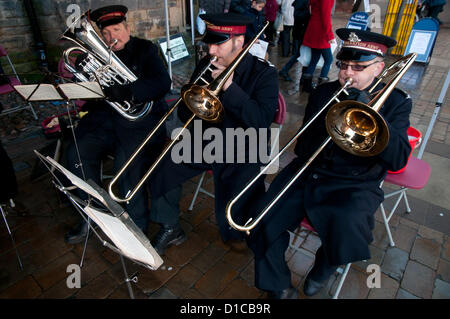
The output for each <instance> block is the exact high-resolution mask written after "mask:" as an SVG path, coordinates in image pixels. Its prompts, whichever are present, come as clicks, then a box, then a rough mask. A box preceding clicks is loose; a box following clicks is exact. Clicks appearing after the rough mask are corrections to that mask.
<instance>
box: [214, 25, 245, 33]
mask: <svg viewBox="0 0 450 319" xmlns="http://www.w3.org/2000/svg"><path fill="white" fill-rule="evenodd" d="M206 29H207V30H210V31H213V32H217V33H225V34H244V33H245V30H246V27H245V25H227V26H224V25H222V26H218V25H213V24H207V25H206Z"/></svg>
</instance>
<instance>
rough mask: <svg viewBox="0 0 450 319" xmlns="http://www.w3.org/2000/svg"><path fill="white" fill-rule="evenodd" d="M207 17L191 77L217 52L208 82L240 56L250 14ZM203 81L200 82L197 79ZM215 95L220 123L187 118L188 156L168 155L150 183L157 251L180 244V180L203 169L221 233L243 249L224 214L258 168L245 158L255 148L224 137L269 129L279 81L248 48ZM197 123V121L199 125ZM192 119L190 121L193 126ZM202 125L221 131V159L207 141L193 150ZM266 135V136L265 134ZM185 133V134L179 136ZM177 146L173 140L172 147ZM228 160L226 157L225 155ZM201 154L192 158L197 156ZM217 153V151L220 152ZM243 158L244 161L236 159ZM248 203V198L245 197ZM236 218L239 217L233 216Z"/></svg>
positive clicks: (183, 113) (182, 111)
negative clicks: (203, 53) (210, 153)
mask: <svg viewBox="0 0 450 319" xmlns="http://www.w3.org/2000/svg"><path fill="white" fill-rule="evenodd" d="M201 18H202V19H204V20H205V21H206V33H205V36H204V38H203V41H204V42H205V43H207V44H208V50H209V56H207V57H205V58H204V59H202V60H201V61H200V62H199V64H198V66H197V68H196V69H195V70H194V73H193V74H192V77H191V82H192V81H193V80H194V79H196V77H197V76H198V75H199V74H200V73H201V71H202V70H204V69H205V67H206V66H207V65H208V63H209V62H210V59H211V57H212V56H216V57H217V61H216V62H213V63H212V64H213V66H214V67H213V69H214V70H213V71H212V72H206V73H205V77H206V78H207V80H208V82H209V83H211V82H212V80H213V79H214V78H217V77H218V76H219V75H220V74H222V72H225V70H226V68H227V67H228V66H230V64H231V63H232V62H233V61H234V60H235V58H236V57H238V56H239V55H240V53H241V52H242V50H243V45H244V41H245V40H244V37H245V33H246V25H248V24H249V23H251V21H252V20H251V19H250V18H249V17H247V16H243V15H240V14H236V13H227V14H211V15H208V14H206V15H201ZM200 84H201V85H203V84H204V83H203V82H200ZM218 98H219V100H220V101H221V103H222V105H223V107H224V112H223V113H224V116H223V120H222V121H221V122H218V123H211V122H208V121H200V120H198V119H197V120H194V122H193V123H191V125H190V127H189V130H190V139H189V141H190V145H192V147H191V152H190V153H189V154H188V156H189V157H190V160H189V161H183V162H181V163H179V164H176V163H175V162H174V161H173V160H172V158H171V157H169V156H167V157H166V158H164V160H163V161H162V163H161V167H160V168H159V169H158V170H157V171H156V172H155V175H154V176H153V179H152V182H151V183H150V194H151V199H152V200H151V209H150V214H151V219H152V221H154V222H156V223H159V224H160V225H161V229H160V231H159V232H158V233H157V234H156V236H155V237H154V238H153V239H152V241H151V242H152V245H153V246H154V247H155V249H156V250H157V252H158V253H159V254H164V252H165V250H166V249H167V248H169V247H170V246H171V245H174V244H177V245H178V244H180V243H182V242H183V241H184V240H185V238H186V235H185V234H184V231H183V230H182V228H181V226H180V224H179V213H180V212H179V200H180V194H181V185H182V183H184V182H185V181H187V180H189V179H191V178H192V177H194V176H196V175H199V174H201V173H203V172H205V171H207V170H212V173H213V179H214V194H215V216H216V221H217V224H218V228H219V232H220V235H221V238H222V240H223V241H224V242H226V243H228V244H229V246H231V248H232V249H235V250H239V249H244V248H245V241H244V240H243V234H242V233H240V232H237V231H235V230H233V229H231V227H230V226H229V225H228V223H227V221H226V217H225V207H226V204H227V203H228V201H229V200H230V198H231V197H232V196H234V195H235V194H236V193H237V191H238V189H240V188H242V187H243V185H244V184H245V182H246V181H247V180H248V179H249V178H250V177H251V176H252V175H254V174H256V172H259V169H260V166H261V163H260V161H259V159H258V162H251V161H249V156H250V154H255V152H256V150H255V148H256V147H257V146H256V145H252V143H250V142H243V143H242V144H243V147H242V148H238V145H237V144H238V143H234V139H233V140H232V141H230V140H229V139H227V138H226V136H227V132H229V131H230V130H231V131H232V132H235V131H239V130H240V131H246V130H247V129H253V128H254V129H261V130H264V129H268V128H269V126H270V125H271V123H272V122H273V120H274V118H275V113H276V110H277V105H278V81H277V72H276V69H275V68H274V67H273V66H271V65H269V63H268V62H267V61H265V60H260V59H259V58H257V57H254V56H253V55H251V54H250V53H246V54H245V55H244V56H243V58H242V60H241V61H240V63H239V64H238V65H237V66H236V69H235V70H234V72H232V73H231V76H230V77H229V78H228V80H227V81H226V82H225V84H224V85H223V87H222V90H221V92H220V93H219V94H218ZM178 115H179V117H180V119H181V120H182V121H183V122H186V120H187V119H188V118H190V117H191V115H192V112H191V111H190V110H188V109H187V107H186V106H184V105H182V106H180V107H179V109H178ZM199 123H201V124H199ZM192 124H193V125H192ZM199 125H201V134H202V135H201V136H203V134H204V132H205V134H206V130H208V129H209V131H211V130H214V131H215V132H217V131H219V133H220V134H217V135H215V139H214V142H217V144H218V145H222V146H223V152H222V150H215V152H216V154H219V153H220V154H223V156H222V158H221V159H220V160H215V159H214V160H208V159H207V158H205V157H204V156H203V154H204V150H206V147H207V146H208V142H206V141H201V142H200V143H202V144H201V145H199V151H197V152H196V149H195V145H198V144H196V143H197V142H199V141H198V139H195V136H197V134H195V130H196V128H198V127H200V126H199ZM269 138H270V137H269ZM184 139H185V137H183V140H184ZM257 139H258V141H257V142H256V144H258V145H261V144H262V143H265V145H267V140H265V139H264V138H262V137H259V136H258V137H257ZM176 147H177V144H176V145H175V146H174V148H176ZM230 154H231V156H232V159H231V160H230V158H229V155H230ZM196 156H198V157H197V158H199V159H200V161H196V160H195V157H196ZM218 157H219V156H218ZM239 157H241V158H242V159H244V161H239V160H238V158H239ZM263 191H264V183H263V181H261V182H260V183H256V184H255V187H254V188H252V190H251V192H249V198H251V197H252V196H253V194H256V193H258V192H263ZM249 202H251V201H249ZM248 209H249V207H248V205H246V203H243V204H242V206H241V207H239V208H237V209H236V215H240V214H243V213H244V212H247V211H248ZM237 218H239V217H237Z"/></svg>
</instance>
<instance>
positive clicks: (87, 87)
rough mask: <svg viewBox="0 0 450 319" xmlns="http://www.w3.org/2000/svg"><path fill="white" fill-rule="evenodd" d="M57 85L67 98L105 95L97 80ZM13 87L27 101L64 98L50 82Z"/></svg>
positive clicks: (75, 98)
mask: <svg viewBox="0 0 450 319" xmlns="http://www.w3.org/2000/svg"><path fill="white" fill-rule="evenodd" d="M36 87H37V90H36V91H35V89H36ZM57 87H58V88H59V89H61V91H62V92H63V94H64V95H65V96H66V97H67V98H68V99H69V100H78V99H82V100H86V99H100V98H104V97H105V96H104V95H103V91H102V89H101V87H100V84H98V82H78V83H61V84H59V85H57ZM14 88H15V89H16V91H17V92H18V93H19V94H20V95H21V96H22V97H23V98H24V99H25V100H27V101H62V100H64V99H65V97H64V96H61V94H60V93H59V92H58V90H57V89H56V87H55V86H54V85H52V84H45V83H41V84H27V85H15V86H14Z"/></svg>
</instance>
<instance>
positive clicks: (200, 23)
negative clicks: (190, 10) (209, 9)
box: [196, 8, 206, 35]
mask: <svg viewBox="0 0 450 319" xmlns="http://www.w3.org/2000/svg"><path fill="white" fill-rule="evenodd" d="M205 13H206V11H205V10H203V9H202V8H200V9H199V10H198V14H197V19H196V23H197V31H198V33H200V34H201V35H203V34H204V33H205V30H206V24H205V21H203V19H202V18H200V15H201V14H205Z"/></svg>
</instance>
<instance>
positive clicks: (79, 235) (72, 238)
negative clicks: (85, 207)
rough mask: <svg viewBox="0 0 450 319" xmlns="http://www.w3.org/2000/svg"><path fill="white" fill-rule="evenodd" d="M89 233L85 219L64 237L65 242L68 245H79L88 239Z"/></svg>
mask: <svg viewBox="0 0 450 319" xmlns="http://www.w3.org/2000/svg"><path fill="white" fill-rule="evenodd" d="M91 225H92V224H91ZM87 233H88V224H87V222H86V221H85V220H84V219H83V220H82V221H81V222H79V223H78V224H77V225H76V226H75V227H74V228H72V229H71V230H69V231H68V232H67V233H66V234H65V235H64V241H65V242H66V243H67V244H72V245H75V244H79V243H81V242H83V241H84V240H85V239H86V235H87ZM91 234H92V232H91V231H90V232H89V235H91Z"/></svg>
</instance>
